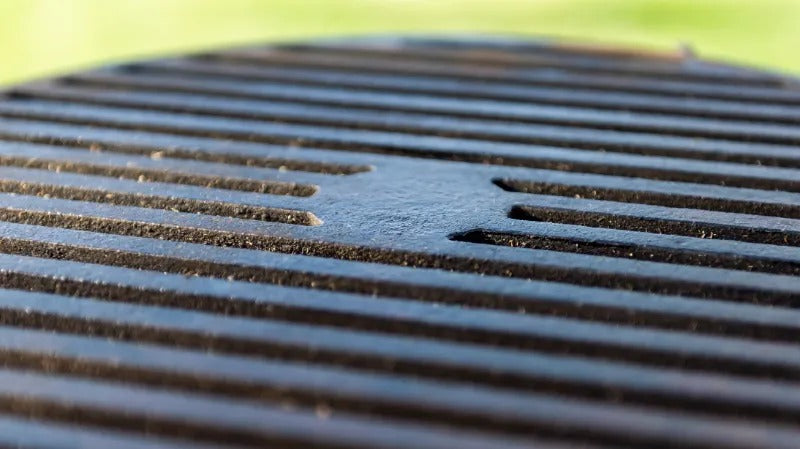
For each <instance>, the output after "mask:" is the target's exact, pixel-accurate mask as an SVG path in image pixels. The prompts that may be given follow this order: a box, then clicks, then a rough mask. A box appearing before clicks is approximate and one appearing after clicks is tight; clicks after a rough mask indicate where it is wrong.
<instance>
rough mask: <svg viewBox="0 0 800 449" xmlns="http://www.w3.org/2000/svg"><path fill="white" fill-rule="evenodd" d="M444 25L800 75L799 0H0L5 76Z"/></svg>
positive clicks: (0, 60) (0, 76)
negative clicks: (683, 49) (672, 53)
mask: <svg viewBox="0 0 800 449" xmlns="http://www.w3.org/2000/svg"><path fill="white" fill-rule="evenodd" d="M446 31H459V32H494V33H515V34H517V33H522V34H526V35H534V36H541V35H555V36H564V37H568V38H571V39H591V40H595V41H597V40H599V41H601V42H602V41H609V42H611V43H622V44H628V45H631V44H632V45H646V46H655V47H658V48H669V47H675V46H677V45H678V44H679V43H691V44H693V46H694V47H695V49H696V50H697V51H698V52H699V53H700V54H701V55H703V56H706V57H713V58H720V59H727V60H731V61H735V62H742V63H748V64H754V65H759V66H764V67H773V68H777V69H781V70H787V71H794V72H797V73H800V57H798V56H797V53H798V51H797V49H798V48H800V1H799V0H759V1H756V0H753V1H748V0H702V1H698V0H652V1H650V0H530V1H523V0H493V1H492V0H462V1H455V0H451V1H444V0H439V1H435V0H429V1H421V0H317V1H297V0H295V1H292V0H261V1H258V0H130V1H121V0H0V84H7V83H10V82H15V81H21V80H25V79H29V78H33V77H40V76H45V75H50V74H53V73H59V72H64V71H69V70H73V69H76V68H80V67H83V66H86V65H92V64H98V63H105V62H113V61H120V60H125V59H130V58H138V57H144V56H154V55H162V54H169V53H175V52H183V51H188V50H196V49H201V48H213V47H219V46H226V45H232V44H238V43H252V42H258V41H268V40H276V39H277V40H286V39H296V38H305V37H312V36H329V35H342V34H361V33H369V32H381V33H386V32H446Z"/></svg>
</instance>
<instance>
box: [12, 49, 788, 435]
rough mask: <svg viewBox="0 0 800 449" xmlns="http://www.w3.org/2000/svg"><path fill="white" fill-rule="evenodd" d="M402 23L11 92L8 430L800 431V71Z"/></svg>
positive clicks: (382, 432)
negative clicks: (457, 33) (477, 35)
mask: <svg viewBox="0 0 800 449" xmlns="http://www.w3.org/2000/svg"><path fill="white" fill-rule="evenodd" d="M797 86H798V84H797V83H796V81H794V80H791V79H788V78H785V77H781V76H778V75H774V74H770V73H765V72H760V71H755V70H750V69H744V68H735V67H730V66H725V65H720V64H713V63H707V62H703V61H699V60H696V59H694V58H693V57H691V56H689V55H682V54H674V55H673V54H647V53H636V52H627V51H624V50H614V49H604V48H591V47H586V48H583V47H575V46H561V45H558V44H553V43H548V42H538V41H537V42H514V41H509V40H502V39H464V38H458V39H455V38H454V39H440V38H414V39H402V38H374V39H363V40H344V41H324V42H311V43H307V44H300V45H279V46H272V47H255V48H244V49H237V50H233V51H226V52H222V53H210V54H200V55H193V56H189V57H185V58H177V59H167V60H158V61H150V62H143V63H137V64H130V65H124V66H118V67H110V68H105V69H101V70H97V71H92V72H87V73H80V74H77V75H72V76H68V77H64V78H58V79H53V80H48V81H43V82H37V83H33V84H29V85H25V86H20V87H18V88H14V89H11V90H8V91H7V92H6V93H5V94H4V96H3V98H2V99H1V100H0V191H1V192H0V285H1V286H2V294H0V363H2V367H0V446H3V447H6V446H8V447H16V446H17V445H19V446H24V447H47V448H52V447H86V448H95V447H96V448H103V449H105V448H110V447H113V448H156V447H170V448H207V447H238V446H250V447H275V448H309V447H319V448H336V449H353V448H394V449H409V448H442V449H445V448H446V449H453V448H463V449H469V448H480V449H487V448H490V449H504V448H523V447H525V448H532V447H535V448H552V449H555V448H562V449H563V448H576V447H580V448H611V447H614V448H618V447H622V448H690V449H691V448H695V449H697V448H700V449H704V448H705V449H712V448H713V449H725V448H730V449H733V448H736V449H745V448H752V449H763V448H787V449H788V448H795V449H796V448H798V447H800V427H798V424H800V380H799V379H800V344H798V338H800V310H798V308H800V278H798V277H797V275H798V273H800V248H799V247H800V127H799V126H798V125H800V89H798V87H797Z"/></svg>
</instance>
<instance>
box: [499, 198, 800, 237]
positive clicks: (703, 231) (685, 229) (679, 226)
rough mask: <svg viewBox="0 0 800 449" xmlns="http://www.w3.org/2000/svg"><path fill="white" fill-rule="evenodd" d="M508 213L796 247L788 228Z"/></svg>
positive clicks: (540, 210) (522, 210) (525, 210)
mask: <svg viewBox="0 0 800 449" xmlns="http://www.w3.org/2000/svg"><path fill="white" fill-rule="evenodd" d="M508 216H509V217H510V218H514V219H517V220H528V221H541V222H546V223H562V224H571V225H579V226H589V227H597V228H607V229H621V230H627V231H638V232H648V233H653V234H669V235H682V236H686V237H697V238H702V239H721V240H733V241H739V242H751V243H763V244H768V245H786V246H800V236H798V235H796V233H794V232H792V231H789V230H786V231H772V230H766V229H757V228H750V227H743V226H735V225H720V224H715V223H697V222H691V221H681V220H677V219H658V218H650V217H636V216H630V215H615V214H611V213H602V212H589V211H577V210H569V209H556V208H544V207H535V206H525V205H519V206H514V207H513V208H512V209H511V211H510V212H509V214H508Z"/></svg>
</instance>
